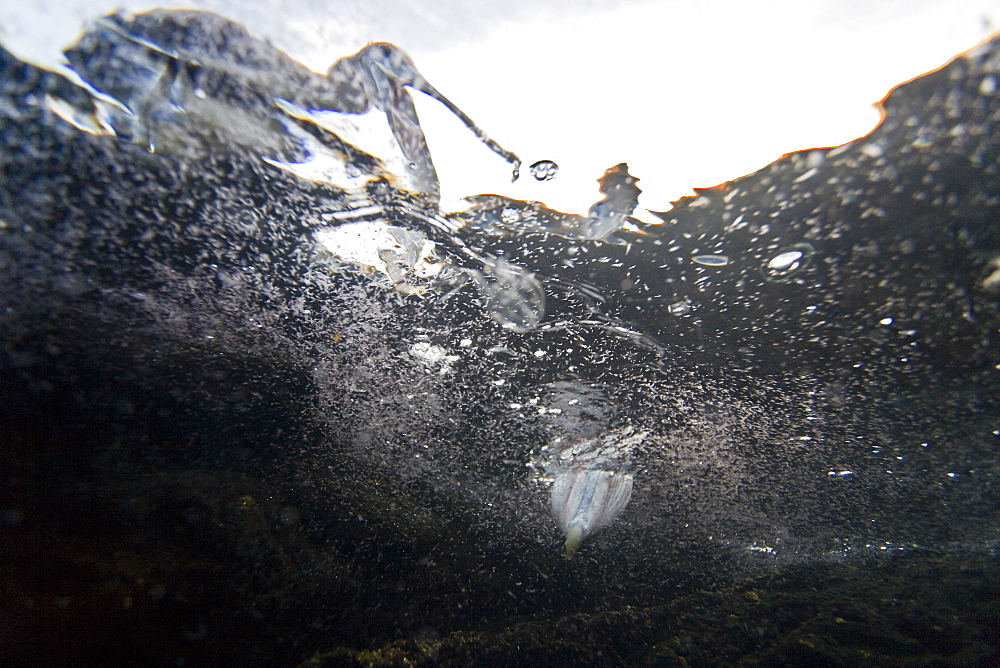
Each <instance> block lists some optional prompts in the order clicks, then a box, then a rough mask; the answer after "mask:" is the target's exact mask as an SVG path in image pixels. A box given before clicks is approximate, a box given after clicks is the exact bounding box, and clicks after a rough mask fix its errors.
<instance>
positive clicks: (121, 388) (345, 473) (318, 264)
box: [0, 13, 1000, 665]
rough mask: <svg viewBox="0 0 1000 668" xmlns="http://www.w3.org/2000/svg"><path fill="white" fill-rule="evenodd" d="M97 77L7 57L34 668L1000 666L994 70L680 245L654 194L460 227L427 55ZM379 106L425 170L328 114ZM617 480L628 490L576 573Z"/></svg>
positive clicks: (24, 637)
mask: <svg viewBox="0 0 1000 668" xmlns="http://www.w3.org/2000/svg"><path fill="white" fill-rule="evenodd" d="M390 55H391V54H390ZM68 58H69V61H70V62H71V63H72V64H73V67H74V68H75V69H76V71H77V72H78V73H79V74H80V75H81V78H83V79H84V80H86V81H87V82H88V83H89V84H90V85H92V86H93V87H94V88H95V89H97V90H99V91H101V92H102V93H103V96H97V97H95V94H94V93H91V92H87V91H85V90H84V89H82V88H79V87H77V86H76V85H74V84H71V83H69V82H68V81H67V80H66V79H65V78H63V77H62V76H61V75H59V74H55V73H52V72H48V71H45V70H42V69H39V68H36V67H34V66H32V65H29V64H25V63H22V62H20V61H18V60H17V59H15V58H14V57H13V56H11V55H10V54H7V53H5V52H4V53H3V61H2V63H0V67H2V68H3V69H2V75H0V91H2V95H3V97H2V100H0V102H2V106H0V113H2V114H3V124H2V129H0V142H2V148H0V158H2V160H0V169H2V176H0V276H2V283H0V285H2V291H0V300H2V304H0V337H2V343H3V350H4V355H3V357H2V362H0V374H2V382H0V406H2V407H3V420H2V423H0V424H2V429H3V432H2V438H3V443H4V447H3V449H2V453H3V454H2V456H3V477H2V486H0V510H2V512H3V524H2V531H3V538H4V539H3V541H2V543H0V545H2V550H3V562H4V570H3V586H2V589H0V596H2V597H3V598H2V606H0V609H2V610H3V612H2V619H3V623H2V625H0V644H2V646H3V648H4V655H5V656H6V657H8V658H9V661H10V662H12V663H50V662H74V663H88V662H107V661H117V662H121V661H129V662H150V663H157V664H162V663H168V664H175V665H178V664H215V665H218V664H248V665H260V664H279V665H285V664H297V663H301V662H306V663H312V664H319V665H339V664H349V665H354V664H358V663H361V664H383V663H387V664H395V663H405V662H418V663H419V662H423V663H443V664H462V665H469V664H483V663H497V664H510V663H516V664H529V665H530V664H535V663H538V664H543V663H545V664H551V663H552V662H553V661H558V662H563V663H583V664H606V665H620V664H622V663H630V664H631V663H646V662H651V663H659V664H666V665H672V664H677V663H681V662H684V661H687V662H688V663H694V664H701V665H716V664H724V663H735V662H737V661H741V660H742V661H746V662H750V663H771V664H773V663H799V664H807V663H808V664H823V663H831V664H846V665H857V664H871V663H913V664H934V663H938V664H942V665H944V664H948V665H952V664H956V663H959V664H989V663H990V662H992V661H994V660H995V659H996V658H997V656H998V655H997V654H996V652H997V629H998V627H997V613H996V608H995V601H996V596H997V592H998V578H997V570H996V558H995V554H996V546H997V541H998V538H1000V533H998V528H997V527H998V522H997V519H998V505H1000V502H998V500H997V499H998V494H997V489H996V484H997V483H996V480H997V475H998V470H997V456H996V450H997V447H998V445H1000V436H998V434H1000V377H998V376H1000V351H998V345H997V337H998V334H1000V225H998V222H997V221H998V212H1000V173H998V170H1000V159H998V158H1000V138H998V120H1000V100H998V97H997V91H998V90H1000V44H998V43H997V42H996V41H994V42H990V43H987V44H985V45H983V46H980V47H979V48H977V49H975V50H973V51H972V52H970V53H968V54H966V55H963V56H961V57H959V58H956V59H955V60H954V61H952V62H951V63H949V64H948V65H946V66H945V67H943V68H942V69H940V70H938V71H936V72H933V73H930V74H928V75H925V76H923V77H921V78H919V79H916V80H914V81H911V82H909V83H907V84H904V85H902V86H900V87H898V88H897V89H895V90H894V91H893V92H892V93H891V94H890V95H889V97H888V98H887V99H886V100H885V102H884V109H885V119H884V121H883V122H882V124H881V125H880V126H879V128H878V129H876V130H875V131H874V132H873V133H872V134H871V135H869V136H867V137H865V138H863V139H859V140H857V141H855V142H852V143H851V144H848V145H845V146H843V147H839V148H835V149H813V150H808V151H802V152H800V153H795V154H791V155H788V156H786V157H785V158H783V159H782V160H779V161H777V162H775V163H774V164H772V165H770V166H768V167H766V168H764V169H762V170H760V171H759V172H757V173H755V174H752V175H750V176H747V177H744V178H742V179H739V180H737V181H732V182H729V183H727V184H724V185H722V186H718V187H716V188H711V189H707V190H702V191H699V192H698V195H697V196H696V197H691V198H685V199H683V200H681V201H680V202H678V203H677V204H676V206H675V207H674V208H673V209H672V210H671V211H669V212H666V213H663V214H662V216H661V217H662V218H663V221H664V222H663V224H662V225H656V226H653V225H645V224H642V223H639V222H638V221H635V220H634V219H631V218H630V215H631V214H632V212H633V209H634V206H635V197H636V195H637V194H638V190H637V186H636V183H635V180H634V179H635V176H638V177H641V176H642V175H641V174H639V175H631V174H629V172H628V169H627V166H625V165H619V166H612V167H610V168H609V170H608V172H607V173H606V174H605V175H604V176H603V177H602V179H601V184H602V194H603V197H604V199H603V200H602V201H601V202H598V203H596V204H595V205H594V206H593V207H591V209H590V210H589V212H587V214H586V215H570V214H563V213H559V212H554V211H550V210H547V209H544V208H543V207H540V206H538V205H535V204H532V203H524V202H517V201H514V200H505V199H503V198H499V197H495V196H483V197H478V198H473V199H472V200H470V201H471V204H470V208H469V209H468V210H467V211H464V212H459V213H457V214H450V215H445V214H443V213H442V212H441V211H439V209H438V207H437V182H436V175H435V172H434V169H433V164H432V161H431V155H430V152H428V151H427V145H426V143H421V142H423V136H422V133H421V132H420V131H419V126H415V127H414V126H412V125H408V124H407V121H408V120H410V117H409V116H408V115H407V114H408V111H407V110H408V109H409V107H408V106H407V105H408V99H409V98H406V97H405V96H406V95H408V94H409V93H407V92H406V91H409V90H412V94H419V93H418V92H417V89H419V90H422V91H423V92H425V93H428V94H436V95H437V96H438V97H439V98H443V95H440V93H437V91H435V90H434V89H433V88H432V87H431V86H430V84H427V85H426V86H425V85H424V84H426V82H423V83H421V81H422V79H419V78H418V77H419V75H418V74H417V73H415V71H413V72H411V71H409V70H407V69H406V67H408V65H406V62H405V61H403V60H400V59H399V58H398V57H397V56H395V55H392V56H391V57H390V56H385V55H383V56H380V57H379V59H369V60H365V59H363V58H356V59H354V60H346V61H340V64H339V65H338V66H337V67H336V68H334V70H332V71H331V73H330V77H329V78H324V77H320V76H319V75H314V74H311V73H309V72H307V71H306V70H304V69H303V68H301V67H300V66H298V65H296V64H295V63H293V62H292V61H290V60H288V59H287V58H285V57H284V56H283V55H281V54H280V53H278V52H276V51H274V50H273V49H270V47H268V46H267V45H265V44H264V43H262V42H259V41H257V40H255V39H254V38H253V37H251V36H249V35H248V34H246V33H245V32H244V31H243V30H242V29H240V28H239V27H238V26H235V25H233V24H229V23H228V22H225V21H224V20H222V19H217V18H213V17H210V16H205V15H201V14H180V13H154V14H150V15H145V16H139V17H136V18H135V19H124V18H120V19H113V20H110V21H108V22H105V23H104V24H101V25H99V26H97V27H95V28H94V29H92V30H91V32H89V33H88V34H86V35H85V36H84V37H83V38H82V40H81V42H80V44H79V45H77V46H75V47H74V48H73V49H72V50H70V51H69V52H68ZM387 63H388V64H387ZM366 68H367V69H366ZM373 68H374V69H373ZM379 68H381V69H379ZM387 70H389V71H390V74H391V75H392V76H388V75H386V71H387ZM371 72H376V74H375V75H371V74H370V73H371ZM378 72H382V74H378ZM366 73H367V74H366ZM371 76H375V77H376V79H377V81H376V83H381V84H382V85H383V89H384V90H390V91H391V92H392V94H391V95H387V96H383V97H379V95H381V94H380V93H373V92H372V90H373V89H372V88H371V84H370V83H368V84H366V81H369V79H366V78H365V77H371ZM378 77H382V78H381V79H379V78H378ZM404 84H407V85H408V86H409V87H410V88H407V89H404V88H403V85H404ZM366 85H367V86H368V88H366ZM447 93H448V94H450V95H452V96H454V97H455V98H456V99H457V98H458V97H459V96H460V91H447ZM404 98H405V99H404ZM443 99H445V100H447V98H443ZM365 104H370V105H372V106H374V107H376V108H379V109H382V110H383V111H386V112H387V113H388V115H389V117H391V118H394V119H395V120H394V121H393V123H394V125H393V126H392V127H393V130H394V132H395V133H396V137H397V140H398V141H399V142H400V144H401V145H403V149H402V153H403V155H404V158H407V159H410V162H409V163H407V165H408V166H406V167H404V169H403V170H402V171H395V172H394V171H393V168H392V163H391V162H390V161H389V160H388V157H387V156H371V155H368V154H366V153H364V152H362V151H360V150H359V149H357V148H355V147H354V146H353V145H352V144H351V137H350V136H346V135H345V136H339V135H337V134H334V133H333V132H331V131H330V130H328V129H324V128H323V127H322V126H321V125H320V124H319V123H318V119H319V115H318V114H317V113H316V112H317V111H318V110H323V109H327V110H334V111H337V112H340V113H344V114H347V113H353V112H357V111H360V110H362V108H363V107H364V106H365ZM465 120H468V122H469V123H470V124H471V119H465ZM473 130H474V131H475V128H474V126H473ZM496 150H497V152H498V153H499V157H498V159H508V160H511V161H512V162H513V160H514V156H513V154H510V155H506V154H505V153H504V149H501V148H500V147H499V146H498V147H497V148H496ZM321 159H322V160H325V161H326V162H325V163H322V164H325V165H326V167H325V170H326V171H324V172H322V174H320V175H317V174H318V172H315V171H314V172H310V173H309V174H308V178H307V174H306V171H305V170H306V168H305V167H304V166H302V165H303V164H308V165H310V166H312V167H315V166H316V165H317V164H320V162H321ZM404 162H406V160H405V159H404ZM296 165H298V166H296ZM549 171H551V169H550V170H549ZM547 173H548V172H547ZM596 176H600V175H595V177H596ZM345 239H362V240H363V242H364V243H362V244H361V246H362V247H363V248H361V250H357V249H355V250H349V249H348V247H347V245H346V244H347V242H346V241H345ZM366 253H367V255H366ZM627 434H630V435H632V437H634V438H633V440H629V437H627V436H626V435H627ZM597 443H599V444H601V445H600V447H598V446H597V445H595V444H597ZM586 471H607V472H609V473H611V474H613V475H616V476H626V475H627V476H631V478H632V481H633V486H632V492H631V498H630V500H629V502H628V504H627V505H626V506H625V507H624V510H621V512H620V514H619V515H618V517H617V519H616V520H615V521H614V522H613V523H611V524H610V526H608V527H606V528H604V529H603V530H602V531H599V532H596V533H594V535H590V536H588V537H587V538H586V539H585V540H584V542H583V544H582V546H581V547H580V550H579V552H578V554H577V555H576V556H575V557H574V558H573V559H572V560H570V559H567V558H566V557H565V556H564V554H563V541H564V538H563V536H562V535H561V532H560V529H559V527H558V525H557V524H556V521H555V519H554V518H553V516H552V510H551V508H550V498H549V497H550V489H551V488H552V484H553V481H557V482H558V481H559V480H560V479H563V480H565V479H566V478H564V477H563V478H561V476H570V475H576V476H577V477H578V478H580V479H589V480H591V481H593V480H596V479H597V478H596V477H593V476H590V477H588V476H586V475H581V474H580V472H586ZM591 484H596V483H593V482H592V483H591ZM591 491H593V490H591ZM594 503H597V502H594ZM605 509H606V508H605ZM586 510H587V511H588V512H591V513H595V512H597V511H598V510H600V508H587V509H586Z"/></svg>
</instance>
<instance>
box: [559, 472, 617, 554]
mask: <svg viewBox="0 0 1000 668" xmlns="http://www.w3.org/2000/svg"><path fill="white" fill-rule="evenodd" d="M633 480H634V478H633V476H632V474H631V473H625V472H623V471H605V470H603V469H587V468H580V467H567V468H566V469H564V470H562V471H560V472H559V473H557V474H556V476H555V481H554V482H553V485H552V496H551V502H552V512H553V513H554V514H555V516H556V520H557V521H558V522H559V527H560V528H561V529H562V530H563V533H564V534H566V556H567V557H572V556H573V555H574V554H576V551H577V549H578V548H579V547H580V543H582V542H583V540H584V539H585V538H587V537H588V536H590V535H592V534H594V533H596V532H598V531H600V530H601V529H603V528H604V527H606V526H608V525H609V524H611V523H612V522H613V521H614V520H615V518H616V517H618V515H620V514H621V512H622V510H624V509H625V506H627V505H628V502H629V499H631V498H632V484H633Z"/></svg>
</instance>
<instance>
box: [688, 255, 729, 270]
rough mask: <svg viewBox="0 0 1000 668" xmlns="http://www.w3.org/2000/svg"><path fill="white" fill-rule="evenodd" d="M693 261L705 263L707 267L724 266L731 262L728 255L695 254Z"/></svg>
mask: <svg viewBox="0 0 1000 668" xmlns="http://www.w3.org/2000/svg"><path fill="white" fill-rule="evenodd" d="M691 261H692V262H695V263H697V264H703V265H705V266H706V267H724V266H726V265H727V264H729V256H728V255H695V256H694V257H693V258H691Z"/></svg>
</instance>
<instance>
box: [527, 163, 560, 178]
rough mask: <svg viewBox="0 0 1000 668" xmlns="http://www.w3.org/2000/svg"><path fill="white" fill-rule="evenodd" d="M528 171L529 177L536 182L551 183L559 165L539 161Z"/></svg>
mask: <svg viewBox="0 0 1000 668" xmlns="http://www.w3.org/2000/svg"><path fill="white" fill-rule="evenodd" d="M529 169H531V175H532V176H534V177H535V180H537V181H551V180H552V179H554V178H556V174H558V173H559V165H557V164H556V163H554V162H552V161H551V160H539V161H538V162H536V163H535V164H533V165H532V166H531V167H530V168H529Z"/></svg>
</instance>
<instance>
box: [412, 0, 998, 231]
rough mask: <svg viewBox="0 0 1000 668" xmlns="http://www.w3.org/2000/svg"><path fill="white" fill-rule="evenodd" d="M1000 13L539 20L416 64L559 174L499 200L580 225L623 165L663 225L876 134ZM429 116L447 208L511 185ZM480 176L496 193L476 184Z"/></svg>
mask: <svg viewBox="0 0 1000 668" xmlns="http://www.w3.org/2000/svg"><path fill="white" fill-rule="evenodd" d="M873 4H876V5H877V4H878V3H873ZM899 6H900V7H904V5H899ZM912 6H914V7H916V6H917V3H912ZM997 9H1000V7H998V6H997V4H996V3H995V2H994V3H987V2H978V3H977V2H967V3H961V2H941V3H935V4H928V5H927V6H925V7H920V8H918V10H915V11H914V12H913V13H911V14H903V15H894V14H891V13H889V14H883V15H882V16H870V17H858V20H852V19H851V17H850V16H847V17H844V16H841V17H840V19H839V20H835V17H833V16H831V11H830V6H829V5H828V4H827V3H825V2H801V1H787V2H765V3H756V2H754V3H746V2H722V1H720V0H714V1H712V0H709V1H708V2H697V3H695V2H691V3H686V2H680V3H673V2H671V3H668V2H650V3H643V4H637V5H632V6H626V7H622V8H616V9H609V10H606V11H601V12H595V13H592V14H589V15H585V16H580V17H574V18H570V19H563V20H562V21H561V23H560V25H559V29H558V30H557V31H555V30H553V26H552V24H551V21H550V20H549V19H548V18H547V17H544V16H542V17H540V18H539V19H538V20H537V21H534V22H529V23H524V24H520V25H508V26H503V27H501V28H500V29H499V30H497V31H496V32H495V33H494V34H493V35H492V36H491V37H490V38H488V39H486V40H483V41H480V42H478V43H476V44H464V45H461V46H460V47H457V48H455V49H447V50H444V51H442V52H440V53H437V54H431V55H429V56H428V57H424V58H421V59H420V60H419V61H417V62H418V65H419V67H420V69H421V70H422V72H423V73H424V75H425V77H426V78H427V79H428V80H429V81H431V82H432V83H434V85H436V86H438V88H439V90H442V91H445V94H446V95H449V96H450V97H451V99H452V101H453V102H455V103H456V104H457V105H459V106H460V107H462V108H463V109H464V111H465V112H466V113H468V114H469V115H470V116H472V118H473V119H475V120H476V122H477V123H478V124H479V125H480V127H483V128H484V129H486V130H487V132H489V133H490V135H491V136H492V137H493V138H494V139H496V140H497V141H499V142H500V143H501V144H502V145H504V146H505V147H506V148H509V149H510V150H513V151H515V152H517V153H519V154H520V156H521V158H522V159H524V160H525V162H526V164H530V163H532V162H534V161H535V160H538V159H541V158H549V159H552V160H555V161H556V162H557V163H558V164H559V165H560V167H561V171H560V173H559V175H558V177H557V178H556V179H555V180H553V181H552V182H547V183H536V182H535V181H534V179H532V178H531V177H530V175H523V176H522V178H521V180H520V181H519V182H518V184H515V185H514V186H507V187H506V188H503V193H502V194H511V195H513V196H515V197H518V198H527V199H538V200H541V201H544V202H546V203H547V204H548V205H549V206H551V207H553V208H557V209H561V210H565V211H569V212H573V213H586V211H587V208H588V207H589V205H590V204H592V203H593V202H595V201H597V200H598V199H599V198H600V195H599V193H598V192H597V185H596V183H595V180H596V179H597V178H598V177H599V176H600V175H601V174H603V172H604V170H605V169H606V168H608V167H610V166H612V165H614V164H617V163H618V162H627V163H628V164H629V169H630V172H631V173H632V174H633V175H634V176H638V177H639V178H640V179H641V181H640V184H639V185H640V187H641V188H643V190H644V195H643V198H642V199H641V200H640V207H646V208H650V209H653V210H665V209H667V208H669V203H670V202H671V201H673V200H676V199H677V198H679V197H681V196H683V195H686V194H689V193H690V189H691V188H692V187H704V186H711V185H715V184H718V183H721V182H723V181H726V180H729V179H732V178H736V177H738V176H741V175H743V174H746V173H750V172H753V171H756V170H757V169H759V168H760V167H763V166H764V165H766V164H768V163H770V162H771V161H773V160H775V159H777V158H779V157H780V156H781V155H782V154H783V153H786V152H791V151H795V150H799V149H803V148H809V147H813V146H828V145H830V146H832V145H838V144H842V143H844V142H848V141H851V140H852V139H854V138H856V137H859V136H862V135H864V134H867V133H868V132H869V131H871V129H872V128H873V127H874V126H875V125H876V123H877V122H878V120H879V113H878V111H877V109H876V108H875V107H874V106H873V104H874V103H876V102H878V101H879V100H880V99H882V98H883V97H884V96H885V94H886V93H887V92H888V91H889V90H890V89H891V88H892V87H893V86H895V85H896V84H899V83H901V82H903V81H906V80H908V79H910V78H912V77H914V76H917V75H919V74H922V73H924V72H927V71H929V70H932V69H935V68H937V67H939V66H940V65H942V64H944V63H945V62H947V60H948V59H949V58H950V57H952V56H953V55H955V54H957V53H959V52H961V51H963V50H966V49H969V48H971V47H973V46H974V45H975V44H976V43H977V42H979V41H980V40H982V39H984V38H985V37H987V36H988V35H989V33H990V24H989V23H987V21H989V20H992V25H993V26H996V27H1000V23H998V22H997V19H1000V12H998V11H997ZM870 13H871V12H870ZM991 17H992V18H991ZM862 18H867V19H868V20H861V19H862ZM419 110H420V113H421V119H422V122H423V123H424V126H425V129H426V132H427V136H428V138H429V142H430V144H431V151H432V154H433V155H434V159H435V162H436V163H437V166H438V171H439V173H440V176H441V180H442V183H443V184H444V186H445V194H446V195H461V194H466V193H469V192H478V191H479V190H481V189H482V188H484V187H485V188H487V189H488V188H489V187H490V186H491V185H492V186H493V187H498V185H497V184H502V180H503V177H504V176H505V175H506V171H505V165H504V164H503V163H502V161H500V160H499V159H497V158H495V157H494V156H493V155H492V154H490V153H489V152H488V151H486V150H485V149H477V148H476V147H474V146H470V145H469V144H468V142H471V141H474V140H472V139H471V138H470V137H469V136H466V137H465V138H464V140H465V143H464V147H463V148H458V147H459V146H463V128H462V127H461V126H460V125H459V124H458V123H456V122H455V121H454V120H449V119H448V118H446V117H444V114H441V113H439V112H438V110H437V109H435V108H434V105H433V103H432V102H431V101H430V100H427V101H426V102H424V103H423V104H420V107H419ZM465 134H466V135H467V133H465ZM452 144H453V145H454V146H455V147H456V148H455V149H454V150H452V149H451V145H452ZM486 173H492V174H495V176H494V177H493V179H494V181H493V182H492V183H491V182H487V183H486V184H482V183H481V181H480V179H481V177H482V175H483V174H486ZM640 217H645V216H640Z"/></svg>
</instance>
